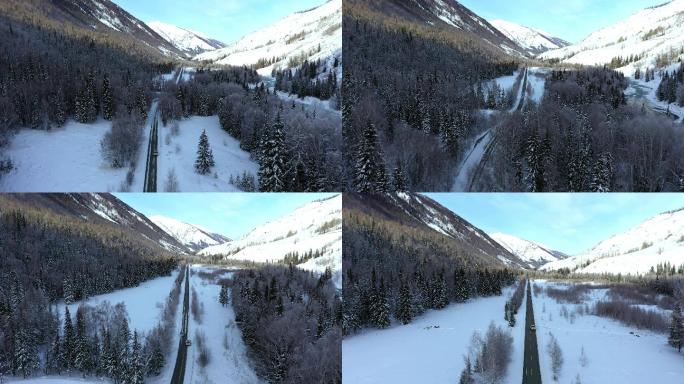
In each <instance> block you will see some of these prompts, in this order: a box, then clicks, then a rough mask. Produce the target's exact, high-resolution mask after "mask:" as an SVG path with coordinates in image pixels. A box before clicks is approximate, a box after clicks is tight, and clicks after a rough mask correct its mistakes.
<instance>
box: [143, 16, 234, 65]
mask: <svg viewBox="0 0 684 384" xmlns="http://www.w3.org/2000/svg"><path fill="white" fill-rule="evenodd" d="M147 25H148V26H149V27H150V28H152V29H153V30H154V31H155V32H157V33H158V34H159V36H161V37H162V38H164V40H166V41H168V42H169V43H170V44H172V45H173V46H174V47H176V48H178V50H180V51H183V52H185V53H186V54H187V55H188V57H191V56H194V55H197V54H199V53H203V52H206V51H213V50H215V49H219V48H224V47H225V46H226V45H225V44H224V43H222V42H220V41H218V40H215V39H211V38H209V37H207V36H205V35H203V34H201V33H199V32H194V31H191V30H188V29H185V28H180V27H177V26H175V25H171V24H166V23H163V22H161V21H150V22H148V23H147Z"/></svg>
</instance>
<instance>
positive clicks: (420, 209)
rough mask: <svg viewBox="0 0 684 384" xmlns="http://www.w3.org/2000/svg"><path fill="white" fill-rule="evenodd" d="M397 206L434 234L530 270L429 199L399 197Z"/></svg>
mask: <svg viewBox="0 0 684 384" xmlns="http://www.w3.org/2000/svg"><path fill="white" fill-rule="evenodd" d="M395 204H397V205H398V206H400V207H401V209H403V210H404V211H405V212H406V213H407V214H408V215H409V216H411V217H413V218H415V219H417V220H419V221H420V222H422V223H423V224H425V225H427V226H428V227H430V228H432V229H433V230H435V231H437V232H439V233H442V234H444V235H447V236H450V237H452V238H454V239H456V240H458V241H464V242H466V243H468V244H469V245H471V246H473V247H475V248H476V249H478V250H480V251H481V252H482V253H484V254H488V255H492V256H495V257H496V258H497V259H498V260H499V261H501V262H503V263H504V264H506V265H515V266H518V267H527V263H525V262H524V261H522V260H520V259H519V258H518V257H516V255H515V254H512V253H511V252H509V251H508V250H507V249H505V248H504V247H502V246H501V245H500V244H499V243H497V242H496V241H494V239H492V238H491V237H490V236H488V235H487V234H486V233H485V232H484V231H482V230H481V229H479V228H477V227H476V226H474V225H473V224H471V223H470V222H468V221H466V220H465V219H463V218H462V217H460V216H458V215H457V214H455V213H454V212H452V211H451V210H449V209H448V208H446V207H444V206H442V205H440V204H439V203H437V202H436V201H434V200H432V199H430V198H428V197H426V196H423V195H419V194H407V193H398V194H397V195H396V198H395Z"/></svg>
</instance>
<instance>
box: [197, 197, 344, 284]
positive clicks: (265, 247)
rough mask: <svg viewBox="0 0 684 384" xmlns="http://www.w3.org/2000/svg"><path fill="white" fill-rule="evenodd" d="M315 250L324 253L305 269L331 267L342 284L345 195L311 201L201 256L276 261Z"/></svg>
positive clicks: (214, 247)
mask: <svg viewBox="0 0 684 384" xmlns="http://www.w3.org/2000/svg"><path fill="white" fill-rule="evenodd" d="M310 250H313V251H314V252H315V251H316V250H319V251H321V256H320V257H318V258H313V259H311V260H309V261H308V262H306V263H304V264H301V265H300V267H301V268H303V269H307V270H311V271H314V272H318V273H321V272H324V271H325V268H326V267H330V268H331V269H332V271H333V274H334V275H335V281H336V283H338V286H339V284H341V277H340V275H339V273H340V271H341V269H342V196H341V195H337V196H334V197H331V198H328V199H325V200H320V201H314V202H311V203H308V204H306V205H304V206H302V207H300V208H298V209H296V210H294V211H293V212H292V213H290V214H289V215H286V216H284V217H281V218H279V219H277V220H274V221H272V222H269V223H266V224H264V225H262V226H260V227H257V228H255V229H253V230H252V231H251V232H249V233H248V234H246V235H245V236H243V237H242V238H240V239H238V240H234V241H231V242H230V243H226V244H221V245H215V246H211V247H207V248H205V249H203V250H201V251H199V252H198V255H203V256H209V255H222V256H224V257H225V258H226V259H230V260H248V261H255V262H259V263H266V262H277V261H280V260H282V259H283V258H284V257H285V256H286V255H287V254H288V253H290V252H299V253H300V254H302V253H305V252H308V251H310Z"/></svg>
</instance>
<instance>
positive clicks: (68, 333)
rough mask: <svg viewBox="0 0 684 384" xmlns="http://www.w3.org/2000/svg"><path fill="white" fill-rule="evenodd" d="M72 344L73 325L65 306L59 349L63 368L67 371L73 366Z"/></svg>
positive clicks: (73, 342) (73, 341)
mask: <svg viewBox="0 0 684 384" xmlns="http://www.w3.org/2000/svg"><path fill="white" fill-rule="evenodd" d="M74 345H75V339H74V325H73V324H72V322H71V314H70V313H69V307H68V306H67V307H65V310H64V341H63V344H62V349H61V352H62V358H61V360H62V361H63V362H64V368H65V369H66V370H67V371H68V370H69V369H71V368H72V367H73V358H74Z"/></svg>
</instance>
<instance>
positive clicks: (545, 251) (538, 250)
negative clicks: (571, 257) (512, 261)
mask: <svg viewBox="0 0 684 384" xmlns="http://www.w3.org/2000/svg"><path fill="white" fill-rule="evenodd" d="M489 236H490V237H491V238H492V239H494V240H496V241H497V242H498V243H499V244H501V245H503V247H504V248H506V249H508V250H509V251H510V252H511V253H512V254H514V255H516V256H518V257H519V258H520V259H521V260H523V261H525V262H527V263H528V265H529V266H530V267H531V268H537V267H540V266H542V265H544V264H546V263H549V262H551V261H557V260H562V259H564V258H566V257H567V255H565V254H563V253H562V252H558V251H554V250H551V249H549V248H548V247H546V246H544V245H542V244H538V243H535V242H532V241H529V240H525V239H521V238H519V237H516V236H512V235H508V234H505V233H493V234H490V235H489Z"/></svg>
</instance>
